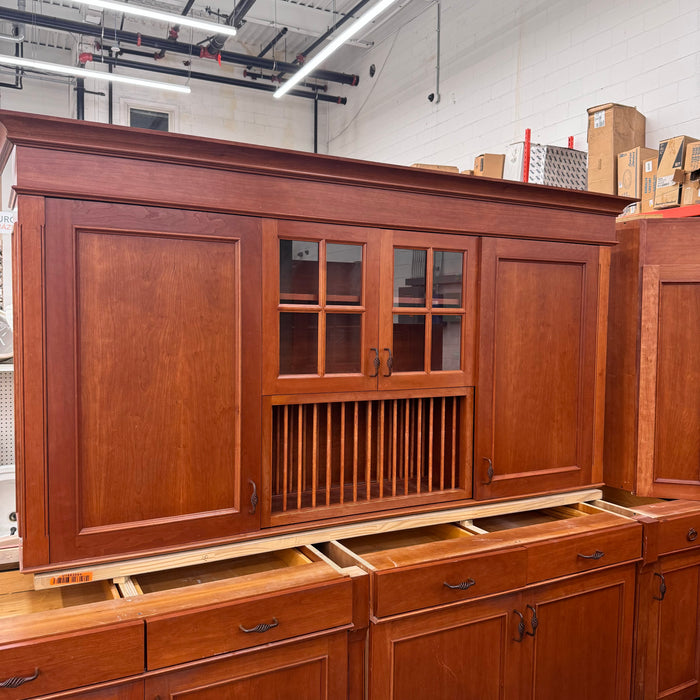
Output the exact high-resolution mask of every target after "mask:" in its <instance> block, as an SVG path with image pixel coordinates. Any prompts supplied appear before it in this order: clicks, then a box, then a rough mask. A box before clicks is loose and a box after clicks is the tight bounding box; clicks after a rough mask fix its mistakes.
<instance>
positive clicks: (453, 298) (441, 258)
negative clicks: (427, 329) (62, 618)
mask: <svg viewBox="0 0 700 700" xmlns="http://www.w3.org/2000/svg"><path fill="white" fill-rule="evenodd" d="M463 260H464V253H457V252H455V251H453V250H436V251H434V252H433V306H437V307H441V306H442V307H451V308H455V309H459V308H460V307H461V306H462V263H463Z"/></svg>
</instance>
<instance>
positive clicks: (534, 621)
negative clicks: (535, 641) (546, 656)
mask: <svg viewBox="0 0 700 700" xmlns="http://www.w3.org/2000/svg"><path fill="white" fill-rule="evenodd" d="M525 607H526V608H527V609H528V610H531V611H532V617H531V618H530V627H531V628H532V632H528V633H527V634H528V636H530V637H534V636H535V634H536V632H537V625H539V624H540V621H539V620H538V619H537V611H536V610H535V608H533V607H532V605H526V606H525Z"/></svg>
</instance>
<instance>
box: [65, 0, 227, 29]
mask: <svg viewBox="0 0 700 700" xmlns="http://www.w3.org/2000/svg"><path fill="white" fill-rule="evenodd" d="M71 2H77V3H79V4H82V5H89V6H90V7H101V8H102V9H103V10H113V11H114V12H123V13H124V14H125V15H136V16H137V17H148V19H156V20H160V21H161V22H168V23H170V24H180V25H184V26H186V27H193V28H194V29H203V30H204V31H205V32H210V33H211V34H228V35H229V36H235V35H236V28H235V27H232V26H231V25H228V24H216V23H215V22H204V21H202V20H198V19H193V18H192V17H187V15H176V14H173V13H172V12H160V11H159V10H151V9H150V8H147V7H142V6H141V5H132V4H126V3H123V2H112V0H71Z"/></svg>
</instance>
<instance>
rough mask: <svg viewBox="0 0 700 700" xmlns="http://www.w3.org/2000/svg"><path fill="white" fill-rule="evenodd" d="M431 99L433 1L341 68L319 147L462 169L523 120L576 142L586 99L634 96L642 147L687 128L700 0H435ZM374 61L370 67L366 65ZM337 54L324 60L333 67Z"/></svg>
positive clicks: (696, 123)
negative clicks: (344, 86)
mask: <svg viewBox="0 0 700 700" xmlns="http://www.w3.org/2000/svg"><path fill="white" fill-rule="evenodd" d="M441 46H442V48H441V85H440V93H441V100H440V103H439V104H434V103H433V104H431V103H430V102H428V100H427V96H428V94H429V93H430V92H433V90H434V83H435V73H434V65H435V8H434V6H433V5H427V6H426V10H425V12H424V13H423V14H422V15H421V16H420V17H418V18H417V19H416V20H414V21H412V22H410V23H409V24H407V25H406V26H404V27H403V28H402V29H401V30H400V31H399V32H398V33H397V34H395V35H394V36H391V37H389V38H388V39H387V40H385V41H383V42H382V43H381V44H380V45H378V46H376V47H375V48H374V49H372V51H371V52H370V53H369V54H368V55H365V56H363V57H362V58H361V59H359V60H357V61H356V62H355V63H353V64H351V65H344V66H343V67H342V69H343V70H345V71H348V72H356V73H358V74H359V75H360V76H361V82H360V86H359V87H358V88H357V89H356V90H354V91H350V90H348V91H347V94H348V98H349V100H348V105H347V107H346V108H345V109H330V110H329V111H328V131H327V135H326V136H327V141H328V152H329V153H332V154H333V155H341V156H352V157H358V158H367V159H371V160H380V161H385V162H393V163H399V164H409V163H412V162H434V163H443V164H447V165H457V166H458V167H460V168H461V169H471V168H472V166H473V162H474V157H475V156H476V155H478V154H479V153H482V152H485V151H486V152H503V151H504V149H505V147H506V146H507V145H508V144H509V143H511V142H513V141H517V140H522V138H523V135H524V132H525V129H526V128H528V127H529V128H531V129H532V138H533V141H535V142H537V143H550V144H556V145H566V143H567V138H568V136H574V144H575V147H576V148H580V149H583V150H585V149H586V126H587V118H586V109H587V108H588V107H592V106H594V105H597V104H601V103H605V102H620V103H623V104H629V105H634V106H636V107H637V108H638V109H639V110H640V111H641V112H642V113H643V114H645V115H646V117H647V146H649V147H652V148H655V147H657V146H658V142H659V140H660V139H662V138H666V137H669V136H676V135H679V134H687V135H689V136H695V137H697V138H700V6H698V5H697V3H696V2H692V1H691V0H668V1H667V2H658V0H612V2H611V0H588V1H587V2H580V0H559V1H555V2H547V1H545V0H518V1H517V2H508V1H507V0H492V1H491V2H482V1H476V2H467V1H465V0H442V32H441ZM371 63H374V64H375V65H376V67H377V75H376V76H375V77H374V78H370V77H369V76H368V66H369V65H370V64H371ZM336 67H337V66H336Z"/></svg>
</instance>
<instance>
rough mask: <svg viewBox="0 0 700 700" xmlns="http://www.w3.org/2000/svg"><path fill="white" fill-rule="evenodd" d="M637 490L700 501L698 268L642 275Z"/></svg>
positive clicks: (650, 270)
mask: <svg viewBox="0 0 700 700" xmlns="http://www.w3.org/2000/svg"><path fill="white" fill-rule="evenodd" d="M642 287H643V290H642V322H641V351H640V352H641V354H640V370H639V438H638V445H639V454H638V487H639V488H638V493H639V494H640V495H644V496H658V497H660V498H689V499H693V500H696V499H698V498H700V427H699V426H700V265H680V264H679V265H647V266H645V267H644V269H643V273H642Z"/></svg>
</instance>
